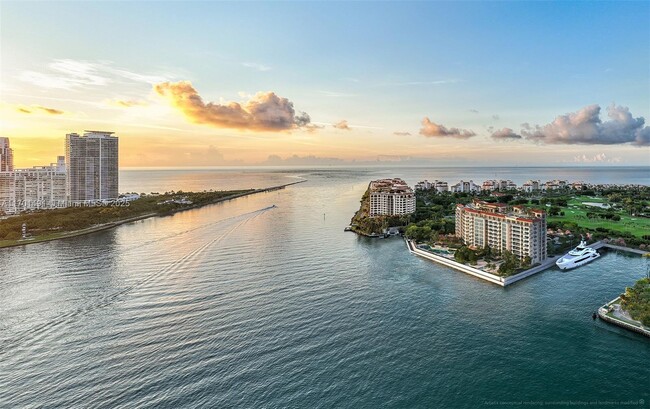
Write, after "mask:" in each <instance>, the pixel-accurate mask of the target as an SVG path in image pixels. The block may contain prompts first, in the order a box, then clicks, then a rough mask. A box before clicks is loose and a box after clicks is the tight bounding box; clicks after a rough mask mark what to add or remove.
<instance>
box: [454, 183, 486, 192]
mask: <svg viewBox="0 0 650 409" xmlns="http://www.w3.org/2000/svg"><path fill="white" fill-rule="evenodd" d="M449 190H450V191H452V192H454V193H475V192H480V191H481V187H480V186H479V185H477V184H475V183H474V181H472V180H470V181H469V182H465V181H462V180H461V181H460V182H458V183H456V184H455V185H453V186H451V187H450V188H449Z"/></svg>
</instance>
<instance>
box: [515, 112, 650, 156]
mask: <svg viewBox="0 0 650 409" xmlns="http://www.w3.org/2000/svg"><path fill="white" fill-rule="evenodd" d="M607 116H608V117H609V118H610V120H609V121H605V122H602V121H601V120H600V106H599V105H589V106H586V107H584V108H582V109H580V110H578V111H577V112H571V113H567V114H565V115H560V116H558V117H556V118H555V120H554V121H553V122H551V123H549V124H546V125H544V126H539V125H536V126H534V127H531V126H530V125H528V124H523V125H522V127H523V128H524V129H523V130H522V135H524V136H525V137H526V139H529V140H532V141H536V142H541V143H548V144H582V145H617V144H624V143H630V144H632V145H637V146H650V127H648V126H645V127H644V124H645V119H644V118H643V117H639V118H634V117H632V114H630V110H629V109H628V108H627V107H623V106H616V105H614V104H612V105H610V106H609V107H607Z"/></svg>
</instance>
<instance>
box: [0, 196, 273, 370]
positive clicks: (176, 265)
mask: <svg viewBox="0 0 650 409" xmlns="http://www.w3.org/2000/svg"><path fill="white" fill-rule="evenodd" d="M274 208H276V206H275V205H273V206H269V207H265V208H263V209H259V210H255V211H253V212H248V213H243V214H240V215H237V216H232V217H228V218H226V219H221V220H218V221H215V222H212V223H208V224H205V225H202V226H200V227H197V228H193V229H188V230H184V231H182V232H178V233H174V234H172V235H169V236H165V237H164V238H159V239H156V240H151V241H149V242H147V244H151V243H153V242H159V241H161V240H167V239H170V238H173V237H177V236H179V235H181V234H185V233H188V232H191V231H196V230H199V229H204V228H206V227H211V226H214V225H216V224H222V223H224V222H229V221H234V220H237V219H241V220H239V221H237V222H236V223H235V224H234V225H233V226H232V227H231V228H230V229H228V230H227V231H226V232H224V233H223V234H221V235H219V236H217V237H215V238H213V239H211V240H209V241H208V242H206V243H204V244H202V245H200V246H199V247H197V248H195V249H193V250H192V251H190V252H188V253H186V254H185V255H183V256H182V257H180V258H178V259H176V260H174V261H173V262H171V263H169V264H167V265H166V266H165V267H164V268H162V269H160V270H158V271H155V272H153V273H151V274H149V275H147V276H146V277H144V278H142V279H140V280H138V281H137V282H135V283H133V284H131V285H129V286H127V287H125V288H123V289H121V290H119V291H116V292H113V293H111V294H107V295H104V296H102V297H101V298H99V299H98V300H96V301H95V302H92V303H91V304H89V305H85V306H83V307H80V308H78V309H76V310H74V311H70V312H68V313H65V314H62V315H59V316H57V317H56V318H54V319H51V320H49V321H48V322H46V323H42V324H40V325H37V326H35V327H32V328H30V329H28V330H25V331H23V332H22V333H21V334H20V335H18V336H15V337H13V338H9V339H6V340H0V357H1V356H3V355H7V354H8V353H9V351H12V350H13V349H14V348H15V347H17V346H19V345H21V343H22V344H26V345H25V346H28V345H29V344H32V343H35V342H38V341H39V340H41V339H43V338H44V337H46V336H47V335H48V334H49V333H51V332H52V331H53V330H54V329H56V328H58V327H60V326H62V325H65V324H70V323H72V322H74V321H76V320H78V319H80V318H82V317H84V316H86V315H88V314H89V313H92V312H93V311H96V310H99V309H102V308H106V307H108V306H110V305H112V304H114V303H116V302H118V301H120V299H122V298H123V297H124V296H126V295H128V294H129V293H131V292H133V291H134V290H136V289H137V288H139V287H142V286H143V285H144V284H146V283H148V282H151V281H152V280H155V279H157V278H161V277H165V276H169V275H171V274H174V273H176V272H178V271H182V269H183V267H185V266H186V265H188V264H190V263H191V262H192V261H194V260H195V259H196V258H197V257H198V256H200V255H201V254H202V253H204V252H205V251H206V250H207V249H208V248H210V247H212V246H214V245H215V244H218V243H220V242H221V241H223V240H224V239H225V238H227V237H228V236H229V235H230V234H231V233H233V232H234V231H236V230H237V229H239V228H241V227H242V226H244V225H245V224H247V223H249V222H250V221H251V220H254V219H255V218H257V217H259V216H261V215H262V214H264V213H266V212H267V211H269V210H271V209H274ZM143 245H146V244H143ZM138 247H142V246H138ZM14 355H15V354H12V358H13V357H14Z"/></svg>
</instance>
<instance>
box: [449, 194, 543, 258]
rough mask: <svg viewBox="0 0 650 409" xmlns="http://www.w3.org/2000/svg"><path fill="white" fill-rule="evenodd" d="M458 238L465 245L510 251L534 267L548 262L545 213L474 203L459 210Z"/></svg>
mask: <svg viewBox="0 0 650 409" xmlns="http://www.w3.org/2000/svg"><path fill="white" fill-rule="evenodd" d="M456 236H458V237H460V238H461V239H463V241H464V242H465V244H466V245H468V246H475V247H485V246H488V247H490V248H492V249H495V250H499V251H503V250H508V251H510V252H512V253H513V254H514V255H516V256H517V257H519V258H520V259H522V260H523V259H524V257H526V256H529V257H530V260H531V262H532V263H539V262H542V261H544V260H545V259H546V213H545V212H544V211H543V210H527V209H526V208H524V207H522V206H513V207H512V208H510V209H509V208H508V206H507V205H505V204H503V203H487V202H483V201H480V200H474V202H473V203H472V204H468V205H466V206H463V205H461V204H459V205H457V206H456Z"/></svg>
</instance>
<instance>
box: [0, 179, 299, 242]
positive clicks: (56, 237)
mask: <svg viewBox="0 0 650 409" xmlns="http://www.w3.org/2000/svg"><path fill="white" fill-rule="evenodd" d="M304 182H307V180H306V179H304V180H299V181H297V182H291V183H286V184H283V185H278V186H271V187H267V188H262V189H252V190H250V191H248V192H243V193H237V194H233V195H230V196H225V197H221V198H219V199H215V200H214V201H211V202H210V203H205V204H200V205H192V206H189V207H183V208H181V209H175V210H172V211H169V212H166V213H146V214H143V215H140V216H135V217H130V218H128V219H123V220H117V221H114V222H110V223H106V224H101V225H97V226H92V227H88V228H86V229H81V230H73V231H69V232H65V233H60V234H57V233H53V234H52V236H45V237H41V238H38V237H35V238H33V239H20V240H16V241H15V242H13V243H8V244H0V250H1V249H5V248H10V247H20V246H27V245H30V244H36V243H45V242H48V241H54V240H61V239H67V238H70V237H77V236H83V235H86V234H91V233H96V232H100V231H104V230H109V229H112V228H115V227H118V226H121V225H123V224H127V223H132V222H137V221H140V220H145V219H149V218H152V217H165V216H172V215H174V214H176V213H179V212H184V211H188V210H194V209H199V208H202V207H205V206H210V205H213V204H217V203H221V202H225V201H227V200H233V199H237V198H240V197H244V196H249V195H254V194H256V193H265V192H273V191H276V190H280V189H284V188H285V187H287V186H292V185H295V184H298V183H304Z"/></svg>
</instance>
